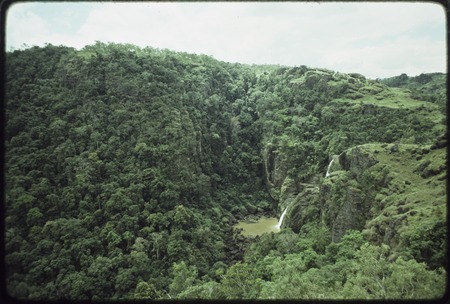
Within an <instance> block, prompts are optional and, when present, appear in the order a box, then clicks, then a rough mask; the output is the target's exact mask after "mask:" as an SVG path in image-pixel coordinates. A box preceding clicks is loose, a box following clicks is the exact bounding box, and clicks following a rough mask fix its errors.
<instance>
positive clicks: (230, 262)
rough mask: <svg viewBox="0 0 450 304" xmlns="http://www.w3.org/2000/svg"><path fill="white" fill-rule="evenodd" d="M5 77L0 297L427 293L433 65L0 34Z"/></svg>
mask: <svg viewBox="0 0 450 304" xmlns="http://www.w3.org/2000/svg"><path fill="white" fill-rule="evenodd" d="M5 75H6V78H5V79H6V80H5V84H6V86H5V88H6V90H5V129H4V134H5V138H4V139H5V173H4V175H5V190H4V191H5V217H4V220H5V266H6V267H5V281H6V289H7V293H8V294H9V295H10V296H11V297H13V298H16V299H21V300H41V301H49V300H50V301H51V300H63V301H64V300H135V299H138V300H139V299H143V300H160V299H161V300H164V299H212V300H214V299H319V298H326V299H428V298H432V299H438V298H440V297H441V296H442V295H443V294H444V291H445V287H446V283H445V279H446V274H447V270H448V262H447V251H446V248H447V236H448V234H447V218H446V215H447V206H446V196H447V191H446V178H447V165H446V153H447V150H446V147H447V132H446V119H447V118H446V90H445V88H446V81H447V80H446V77H447V75H446V74H442V73H429V74H421V75H418V76H414V77H410V76H406V75H404V76H403V75H401V76H397V77H392V78H388V79H376V80H372V79H367V78H366V77H364V76H363V75H360V74H356V73H349V74H344V73H338V72H334V71H330V70H327V69H320V68H310V67H307V66H298V67H286V66H277V65H244V64H232V63H226V62H221V61H218V60H215V59H214V58H212V57H209V56H206V55H194V54H187V53H180V52H174V51H170V50H160V49H154V48H151V47H146V48H140V47H136V46H133V45H128V44H114V43H108V44H106V43H101V42H97V43H96V44H94V45H89V46H86V47H85V48H83V49H81V50H76V49H74V48H69V47H65V46H53V45H47V46H45V47H31V48H28V49H24V50H15V51H13V52H7V53H6V61H5ZM324 172H325V175H324ZM262 215H264V217H262ZM249 218H253V219H258V221H257V222H256V223H246V222H245V219H249ZM235 224H238V225H237V226H235ZM234 227H237V228H243V229H244V231H246V232H245V233H246V235H249V236H251V237H246V236H242V235H241V234H240V233H239V232H238V230H237V229H234ZM266 229H267V230H266ZM263 232H266V233H263ZM272 232H274V233H272ZM403 282H408V284H403ZM380 286H382V288H380Z"/></svg>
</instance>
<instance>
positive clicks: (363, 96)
mask: <svg viewBox="0 0 450 304" xmlns="http://www.w3.org/2000/svg"><path fill="white" fill-rule="evenodd" d="M350 91H351V90H350ZM376 92H378V93H376ZM351 93H357V94H359V95H356V96H360V97H356V98H337V99H334V101H337V102H347V103H355V104H373V105H376V106H379V107H386V108H392V109H400V108H408V109H411V108H418V107H427V108H430V109H436V108H437V107H436V105H434V104H430V103H428V102H424V101H420V100H416V99H413V98H412V97H411V92H410V90H408V89H402V88H388V87H384V88H383V90H379V89H377V86H373V85H372V86H371V85H366V86H363V87H362V88H359V89H358V90H353V91H351V92H350V94H347V96H349V97H354V96H355V95H351ZM370 93H375V94H370Z"/></svg>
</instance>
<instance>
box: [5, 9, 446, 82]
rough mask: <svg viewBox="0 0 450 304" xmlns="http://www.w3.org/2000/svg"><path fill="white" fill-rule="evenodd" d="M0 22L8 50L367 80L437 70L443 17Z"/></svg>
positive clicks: (292, 12)
mask: <svg viewBox="0 0 450 304" xmlns="http://www.w3.org/2000/svg"><path fill="white" fill-rule="evenodd" d="M6 26H7V27H6V50H8V51H9V50H12V49H22V48H24V45H28V46H34V45H37V46H44V45H45V43H51V44H53V45H66V46H71V47H75V48H77V49H81V48H83V47H84V46H85V45H89V44H94V43H95V41H102V42H115V43H131V44H134V45H137V46H140V47H145V46H150V47H154V48H160V49H165V48H167V49H171V50H175V51H183V52H188V53H197V54H206V55H211V56H213V57H214V58H216V59H218V60H222V61H227V62H239V63H248V64H280V65H287V66H300V65H306V66H308V67H316V68H327V69H331V70H335V71H339V72H344V73H352V72H354V73H361V74H363V75H365V76H366V77H368V78H372V79H374V78H384V77H391V76H396V75H400V74H401V73H406V74H408V75H410V76H414V75H418V74H420V73H431V72H446V71H447V57H446V54H447V51H446V18H445V12H444V8H443V7H442V6H441V5H439V4H436V3H430V2H428V3H427V2H416V3H404V2H397V3H387V2H380V3H367V2H365V3H364V2H359V3H358V2H356V3H345V2H338V3H330V2H329V3H327V2H322V3H317V2H308V3H307V2H253V3H252V2H232V3H225V2H216V3H213V2H207V3H202V2H192V3H186V2H185V3H181V2H143V3H142V2H141V3H139V2H131V3H130V2H128V3H123V2H122V3H121V2H117V3H115V2H109V3H108V2H107V3H105V2H103V3H102V2H78V3H77V2H75V3H73V2H72V3H68V2H60V3H58V2H56V3H55V2H47V3H46V2H40V3H38V2H28V3H26V2H25V3H15V4H13V5H12V6H11V7H10V8H9V10H8V11H7V19H6Z"/></svg>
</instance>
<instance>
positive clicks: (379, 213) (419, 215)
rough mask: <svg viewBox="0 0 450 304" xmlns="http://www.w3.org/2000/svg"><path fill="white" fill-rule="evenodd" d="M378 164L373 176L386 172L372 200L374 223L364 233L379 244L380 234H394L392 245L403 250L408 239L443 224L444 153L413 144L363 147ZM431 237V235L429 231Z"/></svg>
mask: <svg viewBox="0 0 450 304" xmlns="http://www.w3.org/2000/svg"><path fill="white" fill-rule="evenodd" d="M361 147H362V148H363V149H364V150H366V151H367V152H369V153H371V154H373V155H375V157H376V158H377V160H378V161H379V162H378V163H377V164H376V165H374V166H373V167H372V168H370V171H371V172H372V174H374V175H376V174H381V172H383V171H384V172H388V173H387V177H386V178H385V181H387V182H386V183H385V185H383V187H382V189H380V191H379V193H378V194H377V196H376V197H375V202H374V203H373V207H372V209H371V213H372V214H373V215H374V217H373V219H371V220H369V221H368V222H367V224H366V229H365V233H366V234H367V235H368V236H369V238H370V239H372V240H377V241H381V239H379V236H380V235H379V234H380V232H381V233H385V234H384V236H385V237H386V233H387V231H388V230H389V229H391V230H395V236H393V237H392V240H390V243H391V245H394V246H398V247H399V249H400V247H403V246H404V245H406V244H404V242H405V241H406V237H407V238H411V237H412V238H414V236H417V237H419V236H423V235H424V234H426V232H427V230H432V229H433V227H434V226H435V225H436V223H442V222H446V213H447V209H446V182H445V181H446V177H447V172H446V149H445V148H440V149H436V150H430V146H419V145H414V144H400V145H395V144H389V145H387V144H366V145H363V146H361ZM429 232H430V233H431V234H433V233H434V232H433V231H429Z"/></svg>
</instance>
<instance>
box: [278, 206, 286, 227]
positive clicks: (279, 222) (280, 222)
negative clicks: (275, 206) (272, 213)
mask: <svg viewBox="0 0 450 304" xmlns="http://www.w3.org/2000/svg"><path fill="white" fill-rule="evenodd" d="M286 211H287V207H286V208H285V209H284V211H283V213H282V214H281V217H280V220H279V221H278V223H277V225H276V226H275V227H276V228H277V229H281V224H283V220H284V217H285V216H286Z"/></svg>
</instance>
